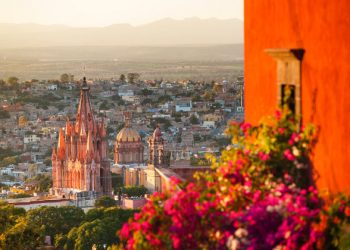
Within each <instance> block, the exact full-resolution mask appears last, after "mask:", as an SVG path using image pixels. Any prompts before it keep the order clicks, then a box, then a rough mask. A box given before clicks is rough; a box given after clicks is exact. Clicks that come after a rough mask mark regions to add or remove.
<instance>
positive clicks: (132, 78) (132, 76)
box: [127, 73, 140, 84]
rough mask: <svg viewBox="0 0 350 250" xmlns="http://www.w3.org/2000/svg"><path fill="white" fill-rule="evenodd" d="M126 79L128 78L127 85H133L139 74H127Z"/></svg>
mask: <svg viewBox="0 0 350 250" xmlns="http://www.w3.org/2000/svg"><path fill="white" fill-rule="evenodd" d="M127 78H128V83H131V84H133V83H135V82H136V81H137V80H138V79H139V78H140V74H139V73H128V75H127Z"/></svg>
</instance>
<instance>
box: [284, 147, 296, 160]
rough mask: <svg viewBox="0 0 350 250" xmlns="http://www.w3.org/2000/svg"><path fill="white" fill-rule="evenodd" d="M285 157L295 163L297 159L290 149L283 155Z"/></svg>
mask: <svg viewBox="0 0 350 250" xmlns="http://www.w3.org/2000/svg"><path fill="white" fill-rule="evenodd" d="M283 155H284V157H285V158H286V159H288V160H290V161H294V160H295V159H296V158H295V156H294V155H293V154H292V152H291V151H290V149H286V150H285V151H284V153H283Z"/></svg>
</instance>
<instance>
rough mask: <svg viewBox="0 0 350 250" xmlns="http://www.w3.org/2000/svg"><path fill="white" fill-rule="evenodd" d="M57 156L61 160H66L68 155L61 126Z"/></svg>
mask: <svg viewBox="0 0 350 250" xmlns="http://www.w3.org/2000/svg"><path fill="white" fill-rule="evenodd" d="M57 157H58V159H59V160H62V161H63V160H64V159H65V157H66V143H65V141H64V134H63V129H62V128H60V132H59V135H58V145H57Z"/></svg>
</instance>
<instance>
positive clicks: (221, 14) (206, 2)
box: [0, 0, 243, 26]
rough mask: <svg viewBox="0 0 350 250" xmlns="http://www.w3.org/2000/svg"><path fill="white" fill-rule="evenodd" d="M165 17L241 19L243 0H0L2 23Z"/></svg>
mask: <svg viewBox="0 0 350 250" xmlns="http://www.w3.org/2000/svg"><path fill="white" fill-rule="evenodd" d="M165 17H171V18H175V19H183V18H187V17H200V18H211V17H216V18H221V19H227V18H239V19H242V20H243V0H0V22H2V23H4V22H5V23H39V24H65V25H70V26H106V25H109V24H113V23H130V24H133V25H140V24H144V23H148V22H152V21H155V20H158V19H161V18H165Z"/></svg>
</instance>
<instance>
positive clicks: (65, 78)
mask: <svg viewBox="0 0 350 250" xmlns="http://www.w3.org/2000/svg"><path fill="white" fill-rule="evenodd" d="M60 79H61V82H62V83H68V82H69V80H70V78H69V75H68V74H66V73H64V74H62V75H61V77H60Z"/></svg>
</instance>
